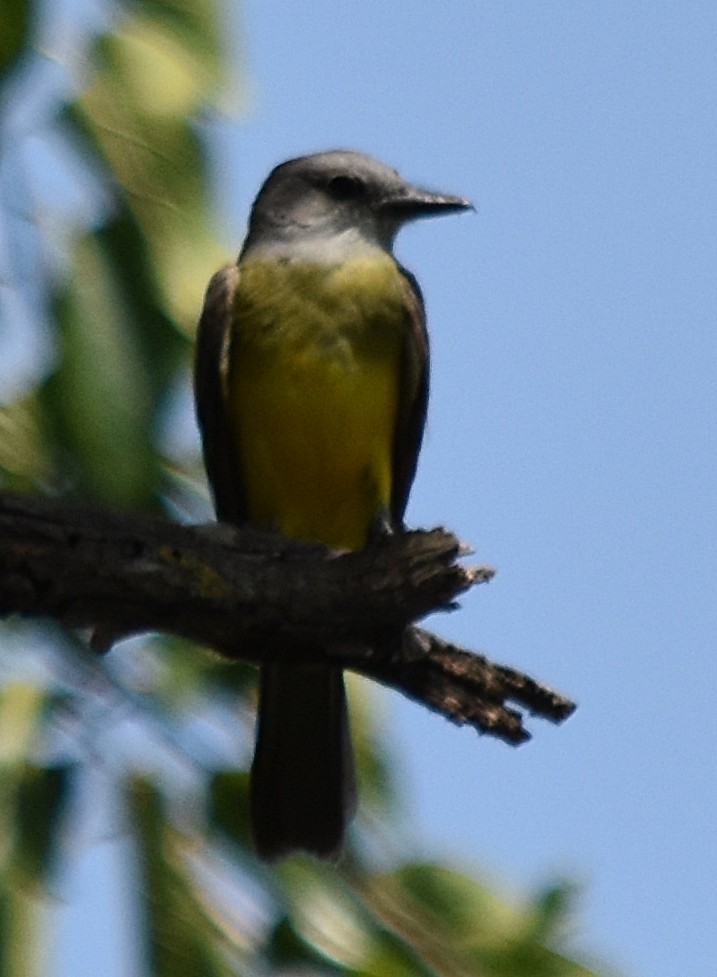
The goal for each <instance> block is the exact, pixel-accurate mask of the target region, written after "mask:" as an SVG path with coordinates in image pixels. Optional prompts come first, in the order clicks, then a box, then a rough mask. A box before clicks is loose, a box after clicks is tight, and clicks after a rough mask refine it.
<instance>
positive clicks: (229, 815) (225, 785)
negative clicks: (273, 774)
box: [209, 770, 251, 847]
mask: <svg viewBox="0 0 717 977" xmlns="http://www.w3.org/2000/svg"><path fill="white" fill-rule="evenodd" d="M209 820H210V824H211V825H212V827H213V828H215V829H218V830H219V831H221V832H223V833H224V834H225V835H227V837H229V838H231V839H232V840H233V841H236V842H238V843H239V844H240V845H242V846H245V847H250V846H251V822H250V816H249V774H248V773H247V772H245V771H241V770H221V771H218V772H217V773H214V774H213V775H212V776H211V778H210V780H209Z"/></svg>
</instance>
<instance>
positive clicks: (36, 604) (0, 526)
mask: <svg viewBox="0 0 717 977" xmlns="http://www.w3.org/2000/svg"><path fill="white" fill-rule="evenodd" d="M462 555H464V552H463V550H462V548H461V546H460V544H459V542H458V540H457V539H456V537H455V536H453V535H452V534H451V533H448V532H446V531H445V530H442V529H435V530H432V531H430V532H422V531H417V532H411V533H406V534H405V535H400V536H396V537H393V538H391V539H386V540H383V541H381V542H380V543H378V544H376V545H374V546H371V547H370V548H367V549H365V550H362V551H361V552H352V553H341V554H337V553H335V552H332V551H331V550H329V549H327V548H326V547H324V546H321V545H315V544H306V543H298V542H296V541H293V540H289V539H287V538H286V537H284V536H280V535H278V534H273V533H264V532H258V531H256V530H253V529H250V528H246V529H241V530H239V529H235V528H233V527H230V526H224V525H218V524H215V523H214V524H211V525H206V526H182V525H178V524H176V523H172V522H169V521H167V520H163V519H160V518H150V517H147V516H138V515H136V514H134V513H123V512H119V511H116V510H110V509H104V508H94V507H89V506H72V505H68V504H66V503H62V502H57V501H55V500H52V499H45V498H34V497H28V496H21V495H15V494H10V493H0V615H8V614H12V613H16V614H21V615H24V616H49V617H51V618H54V619H55V620H56V621H58V622H59V623H60V624H62V625H63V626H65V627H68V628H89V629H91V630H92V632H93V634H94V639H93V645H94V647H96V648H106V647H109V646H110V645H111V644H112V642H114V641H116V640H119V639H120V638H124V637H128V636H130V635H132V634H137V633H142V632H145V631H165V632H169V633H172V634H176V635H180V636H182V637H185V638H190V639H192V640H194V641H198V642H200V643H202V644H205V645H209V646H211V647H213V648H215V649H216V650H217V651H220V652H222V653H224V654H225V655H228V656H230V657H234V658H245V659H249V660H252V661H255V662H258V661H267V660H277V659H281V660H293V661H297V662H298V661H303V662H306V661H311V660H316V658H317V654H318V655H320V656H321V658H322V660H325V659H326V656H327V655H329V656H330V657H334V658H335V659H336V660H337V661H339V662H340V663H341V664H342V665H344V667H347V668H351V669H352V670H354V671H356V672H359V673H361V674H364V675H367V676H369V677H371V678H374V679H377V680H378V681H381V682H383V683H384V684H386V685H390V686H392V687H394V688H396V689H399V690H400V691H402V692H404V693H405V694H406V695H409V696H410V697H412V698H414V699H416V700H417V701H419V702H422V703H423V704H424V705H426V706H428V707H429V708H431V709H434V710H436V711H438V712H440V713H442V714H443V715H444V716H446V717H447V718H449V719H451V720H453V721H454V722H458V723H468V724H470V725H472V726H474V727H475V728H477V729H479V730H481V731H484V732H488V733H491V734H492V735H495V736H498V737H500V738H501V739H504V740H506V741H507V742H511V743H519V742H521V741H523V740H525V739H527V738H528V736H529V734H528V733H527V732H526V730H525V729H524V727H523V725H522V717H521V716H520V714H519V713H518V712H517V711H515V710H514V709H512V708H509V707H507V706H506V702H509V701H512V702H514V703H516V704H519V705H522V706H524V707H526V708H527V709H528V710H529V711H531V712H532V713H534V714H536V715H539V716H542V717H544V718H546V719H549V720H551V721H553V722H560V721H562V720H563V719H565V718H566V717H567V716H568V715H570V713H571V712H572V711H573V709H574V705H573V703H571V702H570V701H569V700H567V699H565V698H564V697H562V696H560V695H559V694H558V693H556V692H552V691H551V690H550V689H547V688H546V687H545V686H543V685H541V684H540V683H538V682H536V681H534V680H533V679H531V678H529V677H528V676H526V675H522V674H521V673H519V672H516V671H513V670H512V669H507V668H504V667H501V666H499V665H494V664H492V663H491V662H489V661H488V660H487V659H486V658H484V657H482V656H479V655H474V654H471V653H470V652H468V651H466V650H464V649H460V648H457V647H455V646H453V645H450V644H448V643H446V642H444V641H442V640H441V639H439V638H437V637H435V636H434V635H431V634H428V633H427V632H425V631H423V630H421V629H419V628H417V627H415V626H414V625H413V622H414V621H416V620H417V619H420V618H422V617H424V616H425V615H426V614H428V613H430V612H432V611H436V610H443V609H448V608H452V607H454V606H455V599H456V597H457V596H458V595H460V594H461V593H463V592H465V591H466V590H468V589H469V588H470V587H471V586H473V585H474V584H476V583H482V582H484V581H486V580H490V578H491V577H492V576H493V571H492V570H491V569H490V568H489V567H473V568H467V567H464V566H462V565H461V564H459V563H457V562H456V560H457V558H459V557H460V556H462Z"/></svg>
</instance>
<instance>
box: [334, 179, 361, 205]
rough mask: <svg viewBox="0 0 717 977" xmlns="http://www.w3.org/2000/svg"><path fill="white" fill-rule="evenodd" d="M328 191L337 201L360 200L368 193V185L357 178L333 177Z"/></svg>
mask: <svg viewBox="0 0 717 977" xmlns="http://www.w3.org/2000/svg"><path fill="white" fill-rule="evenodd" d="M326 189H327V190H328V191H329V193H330V194H331V196H332V197H334V198H335V199H336V200H360V199H361V197H363V196H364V195H365V193H366V184H365V183H364V182H363V180H361V179H359V177H357V176H332V177H331V179H330V180H329V182H328V183H327V184H326Z"/></svg>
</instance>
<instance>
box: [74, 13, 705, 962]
mask: <svg viewBox="0 0 717 977" xmlns="http://www.w3.org/2000/svg"><path fill="white" fill-rule="evenodd" d="M231 23H232V26H233V32H234V34H235V36H236V43H235V50H236V53H237V57H239V56H241V57H242V58H244V59H245V62H244V64H245V69H246V73H247V81H248V85H249V96H248V99H247V103H246V106H245V111H244V113H243V114H242V115H241V117H240V118H239V119H237V120H234V121H229V122H226V123H222V124H220V125H217V126H216V127H213V129H212V131H213V133H214V141H215V146H216V165H217V174H218V177H219V180H220V183H221V193H220V199H221V200H222V206H221V213H220V221H221V225H222V231H223V235H224V240H225V243H226V247H227V254H228V255H229V254H232V253H235V252H236V251H237V250H238V247H239V243H240V241H241V237H242V235H243V233H244V227H245V222H246V216H247V213H248V208H249V205H250V203H251V199H252V198H253V196H254V194H255V192H256V190H257V188H258V186H259V184H260V183H261V181H262V179H263V178H264V176H265V175H266V173H267V172H268V170H269V168H270V167H271V166H273V165H274V164H275V163H277V162H279V161H281V160H282V159H285V158H287V157H289V156H293V155H297V154H300V153H304V152H310V151H314V150H320V149H327V148H334V147H340V146H343V147H350V148H357V149H362V150H364V151H366V152H370V153H372V154H374V155H376V156H378V157H380V158H381V159H383V160H385V161H386V162H389V163H391V164H392V165H394V166H396V167H398V168H399V169H400V170H401V171H402V172H403V173H404V175H405V176H407V177H408V178H410V179H412V180H415V181H416V182H419V183H423V184H425V185H427V186H431V187H434V188H436V189H441V190H445V191H449V192H454V193H459V194H461V195H464V196H467V197H470V198H471V199H473V200H474V201H475V203H476V207H477V213H476V214H475V215H464V216H461V217H451V218H445V219H442V220H435V221H425V222H421V223H419V224H417V225H416V226H414V227H411V228H408V229H407V230H406V231H405V232H403V233H402V235H401V237H400V238H399V242H398V248H397V250H398V254H399V257H400V258H401V260H402V261H403V262H404V263H405V264H406V265H407V266H408V267H409V268H411V269H412V270H413V271H414V272H415V273H416V275H417V276H418V278H419V280H420V282H421V285H422V287H423V290H424V293H425V296H426V302H427V307H428V313H429V326H430V329H431V336H432V347H433V390H432V399H431V406H430V414H429V423H428V431H427V437H426V442H425V447H424V450H423V454H422V459H421V465H420V468H419V472H418V477H417V479H416V483H415V487H414V491H413V495H412V501H411V505H410V508H409V521H410V522H411V523H412V524H414V525H420V526H432V525H435V524H445V525H447V526H449V527H450V528H452V529H454V530H455V531H456V532H458V533H459V535H460V536H461V537H462V538H463V539H465V540H466V541H469V542H470V543H472V544H473V545H474V547H475V548H476V549H477V556H478V558H479V559H480V560H482V561H485V562H488V563H491V564H493V565H495V566H496V567H497V568H498V570H499V573H498V576H497V577H496V579H495V581H494V582H493V583H491V584H490V585H489V586H487V587H483V588H481V589H480V590H479V591H477V592H476V593H475V594H473V595H470V596H469V597H468V598H467V599H466V600H465V601H464V604H463V609H462V610H461V611H460V612H459V613H457V614H454V615H452V616H450V617H443V618H441V619H439V620H436V621H434V622H432V623H433V625H434V626H435V628H436V629H437V630H440V631H441V632H442V633H443V634H446V635H448V636H450V637H453V638H455V639H456V640H458V641H460V642H462V643H464V644H466V645H468V646H470V647H473V648H475V649H480V650H483V651H485V652H486V653H488V654H489V655H490V656H491V657H493V658H494V659H496V660H499V661H504V662H506V663H508V664H511V665H513V666H515V667H518V668H521V669H523V670H526V671H529V672H531V673H533V674H534V675H535V676H536V677H539V678H541V679H543V680H544V681H546V682H548V683H550V684H553V685H555V686H556V687H558V688H560V689H561V690H562V691H564V692H565V693H567V694H568V695H570V696H571V697H573V698H575V699H576V700H578V702H579V703H580V708H579V710H578V712H577V714H576V715H575V716H574V717H573V718H572V719H571V720H570V721H569V722H568V723H566V724H565V725H564V726H563V727H560V728H557V729H556V728H552V727H550V726H547V725H545V724H540V723H537V722H531V724H530V725H531V729H532V730H533V732H534V734H535V737H534V740H533V741H532V743H530V744H528V745H526V746H524V747H521V748H520V749H518V750H513V749H510V748H509V747H506V746H504V745H502V744H499V743H493V742H490V741H489V740H488V739H486V738H478V737H477V736H476V735H475V734H474V733H471V732H470V731H467V730H459V729H456V728H454V727H452V726H450V725H449V724H447V723H445V722H443V721H442V720H440V719H439V718H437V717H435V716H433V715H429V714H428V713H426V712H424V711H423V710H421V709H420V708H419V707H417V706H415V705H414V704H412V703H409V702H406V701H404V700H402V699H400V698H399V697H398V696H395V695H392V694H389V693H382V694H381V695H379V696H378V700H377V708H378V709H379V711H381V712H382V720H383V722H384V724H385V727H386V730H387V734H388V735H389V736H390V738H391V742H392V749H393V753H394V756H395V759H396V763H397V765H398V767H399V770H400V775H401V778H402V780H403V782H404V784H405V786H406V790H407V792H408V798H409V800H408V803H407V810H408V811H409V812H410V817H407V819H406V823H405V825H404V830H405V833H406V836H407V837H408V838H409V839H411V840H412V841H413V842H414V843H415V845H416V846H417V848H418V850H419V851H422V852H423V853H424V854H426V855H427V856H430V855H432V854H438V855H441V856H442V857H447V858H450V859H452V860H453V861H454V862H455V863H456V864H458V865H459V866H460V867H461V868H472V869H474V870H475V871H476V872H477V873H479V874H481V875H484V876H485V877H486V878H487V879H489V880H492V881H493V882H494V883H495V884H496V885H498V886H499V887H505V891H506V892H507V893H508V894H513V895H516V896H520V894H521V893H522V892H526V891H529V890H531V889H533V888H535V887H537V886H540V885H543V884H545V883H548V882H550V881H552V880H553V879H555V878H556V877H557V876H563V875H567V876H568V877H569V878H571V879H574V880H575V881H576V882H577V883H578V884H579V885H580V886H581V887H582V894H581V898H580V901H579V913H578V916H577V918H576V927H575V946H576V947H577V948H580V949H582V950H585V951H588V952H590V953H592V954H594V955H595V956H596V957H599V958H600V959H602V960H604V961H609V962H610V963H612V964H613V965H614V966H615V967H616V968H619V969H620V970H621V971H622V972H623V973H624V974H625V975H626V977H685V975H687V974H689V975H690V977H701V975H704V977H707V975H713V974H714V973H715V969H716V968H717V928H716V927H715V921H714V917H715V902H716V901H717V900H716V895H717V891H716V890H717V881H716V880H717V845H716V844H715V830H716V829H715V826H716V825H717V790H715V787H714V779H715V778H714V772H713V765H714V756H715V754H716V753H717V720H716V719H715V690H716V689H717V664H716V662H715V658H716V656H715V652H716V651H717V648H716V645H717V608H716V601H715V580H716V579H717V515H716V505H715V499H716V498H717V450H716V449H717V443H716V442H717V437H716V435H715V432H716V431H717V396H716V395H715V381H714V377H715V372H716V370H717V262H716V260H715V259H716V258H717V246H716V245H715V227H716V226H717V158H716V157H717V131H716V129H717V116H716V115H715V109H714V106H715V95H716V89H717V6H715V5H714V4H713V3H708V2H706V0H704V2H701V3H697V2H690V0H682V2H679V3H678V2H660V3H659V4H655V3H648V2H634V0H633V2H627V3H618V2H614V0H603V2H602V3H599V4H598V3H588V2H585V0H571V2H567V0H563V2H558V0H550V2H544V0H534V2H531V3H528V2H527V0H524V2H522V3H521V2H515V0H513V2H510V0H470V2H468V0H462V2H453V3H445V2H443V3H439V2H438V0H414V2H412V3H410V4H409V3H407V2H405V0H404V2H398V3H394V4H386V3H383V2H381V0H363V2H362V3H356V2H348V0H331V2H329V0H312V2H311V3H304V4H297V3H295V2H293V0H244V3H243V4H242V7H241V10H240V11H239V12H238V13H235V14H233V15H232V21H231ZM240 33H241V38H240ZM111 859H112V854H111V853H109V852H108V851H107V850H105V851H104V852H101V851H100V852H98V851H95V852H85V853H80V858H79V861H80V862H81V866H80V871H79V873H78V874H77V877H76V880H75V884H76V886H77V891H78V892H81V891H84V890H85V889H86V888H87V887H91V886H92V884H93V880H94V881H95V882H96V880H97V879H98V878H106V877H107V875H106V873H107V868H108V865H109V862H110V861H111ZM110 889H111V886H110V885H106V886H104V891H103V892H102V893H100V894H99V895H98V899H97V901H96V904H95V909H96V912H97V914H98V916H99V914H100V913H99V911H100V909H101V908H102V907H103V906H104V907H105V910H106V911H105V913H104V916H105V917H107V918H109V917H110V916H111V915H113V913H112V909H113V908H114V909H115V910H116V906H117V902H116V900H117V899H121V898H122V896H121V893H120V894H119V895H116V894H113V892H112V891H110ZM73 891H74V890H73ZM105 900H109V901H105ZM119 915H120V916H121V915H122V913H120V914H119ZM87 929H88V927H87V922H86V918H85V917H84V916H83V917H80V916H76V918H75V922H74V923H73V922H71V923H70V924H69V930H68V933H69V935H67V934H66V935H65V937H64V941H65V944H66V947H67V949H66V951H65V952H66V954H67V956H68V959H70V958H71V957H72V948H73V946H77V945H79V944H80V943H81V942H82V939H83V936H84V934H85V933H86V932H87ZM102 932H103V934H104V930H103V931H102ZM103 938H104V937H103ZM107 938H108V939H110V940H112V939H114V940H116V941H119V939H120V937H118V936H117V933H116V932H115V933H114V936H113V937H112V936H109V935H108V936H107ZM113 945H114V944H113ZM105 949H106V948H105ZM110 955H111V954H110ZM105 956H107V954H106V953H105ZM95 963H96V961H95ZM93 972H95V970H93V969H92V966H90V968H89V969H88V970H87V973H88V974H89V973H93ZM73 977H81V975H80V973H79V971H78V970H77V969H76V968H75V969H74V971H73Z"/></svg>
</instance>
